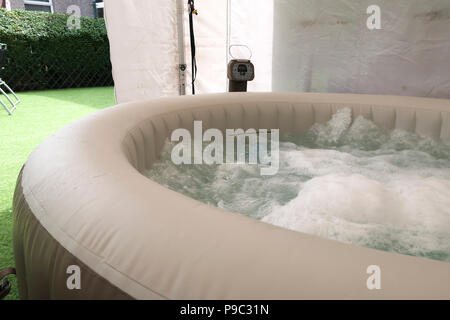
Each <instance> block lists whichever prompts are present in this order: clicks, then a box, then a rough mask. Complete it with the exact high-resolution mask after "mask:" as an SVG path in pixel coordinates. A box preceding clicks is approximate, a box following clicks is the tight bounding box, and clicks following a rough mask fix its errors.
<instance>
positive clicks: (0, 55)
mask: <svg viewBox="0 0 450 320" xmlns="http://www.w3.org/2000/svg"><path fill="white" fill-rule="evenodd" d="M6 49H7V46H6V44H4V43H0V70H1V69H3V68H2V65H3V60H4V58H5V55H6ZM0 93H1V94H2V95H3V96H4V97H6V102H5V101H3V100H2V99H1V97H0V104H1V105H2V106H3V108H5V110H6V111H7V112H8V114H9V115H12V114H13V112H14V110H15V109H16V108H17V105H18V104H19V103H20V99H19V97H18V96H17V95H16V93H15V92H14V91H13V90H12V89H11V88H10V87H9V86H8V84H7V83H6V82H5V81H3V80H2V79H1V78H0ZM10 96H12V98H11V97H10ZM8 105H10V106H9V107H8Z"/></svg>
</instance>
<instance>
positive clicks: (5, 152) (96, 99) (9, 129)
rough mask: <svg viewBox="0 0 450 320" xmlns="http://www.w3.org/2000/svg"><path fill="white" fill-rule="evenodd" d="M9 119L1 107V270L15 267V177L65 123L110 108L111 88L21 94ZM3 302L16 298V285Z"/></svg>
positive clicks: (12, 278)
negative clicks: (33, 153)
mask: <svg viewBox="0 0 450 320" xmlns="http://www.w3.org/2000/svg"><path fill="white" fill-rule="evenodd" d="M18 96H19V98H20V99H21V103H20V104H19V105H18V107H17V109H16V110H15V111H14V113H13V115H12V116H9V115H8V113H7V112H6V110H4V109H3V107H0V270H1V269H4V268H7V267H13V266H14V256H13V248H12V199H13V194H14V187H15V185H16V179H17V175H18V174H19V171H20V168H21V167H22V165H23V164H24V163H25V161H26V160H27V158H28V156H29V154H30V153H31V152H32V151H33V150H34V148H36V147H37V146H38V145H39V144H40V143H41V142H42V141H43V140H44V139H45V138H47V137H48V136H49V135H51V134H52V133H54V132H55V131H56V130H58V129H60V128H62V127H63V126H65V125H66V124H68V123H70V122H72V121H74V120H76V119H78V118H81V117H83V116H85V115H87V114H89V113H92V112H94V111H96V110H99V109H102V108H105V107H108V106H112V105H114V104H115V101H114V90H113V88H112V87H103V88H83V89H66V90H50V91H36V92H23V93H19V94H18ZM9 279H10V282H11V283H12V290H11V292H10V294H9V295H8V296H7V297H6V299H18V298H19V296H18V292H17V283H16V280H15V277H14V276H10V277H9Z"/></svg>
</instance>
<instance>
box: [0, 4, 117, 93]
mask: <svg viewBox="0 0 450 320" xmlns="http://www.w3.org/2000/svg"><path fill="white" fill-rule="evenodd" d="M69 17H70V16H68V15H60V14H47V13H38V12H28V11H21V10H15V11H12V12H6V11H4V10H0V42H4V43H6V44H7V46H8V48H7V51H6V58H5V59H4V63H3V64H4V68H3V69H2V70H0V78H2V79H3V80H4V81H6V82H7V83H8V84H9V86H10V87H11V88H12V89H13V90H15V91H30V90H48V89H65V88H80V87H99V86H112V85H113V84H114V83H113V79H112V74H111V62H110V57H109V42H108V37H107V34H106V27H105V24H104V20H103V19H92V18H84V17H81V18H79V19H80V27H79V28H77V29H73V28H68V26H67V24H68V22H67V21H68V18H69Z"/></svg>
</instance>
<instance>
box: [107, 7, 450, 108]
mask: <svg viewBox="0 0 450 320" xmlns="http://www.w3.org/2000/svg"><path fill="white" fill-rule="evenodd" d="M180 1H181V4H182V5H183V6H184V8H185V14H184V19H183V20H184V40H185V41H184V44H185V45H184V48H180V45H179V37H178V30H180V29H179V28H177V21H178V20H177V0H165V1H157V0H107V1H105V15H106V20H107V28H108V34H109V39H110V45H111V61H112V65H113V76H114V81H115V90H116V98H117V101H118V102H119V103H122V102H127V101H132V100H142V99H149V98H155V97H159V96H170V95H178V94H179V85H180V81H179V70H178V69H179V68H178V66H179V58H180V53H181V52H183V53H185V55H186V62H187V66H188V69H187V71H188V73H187V75H186V81H187V85H188V86H187V89H186V92H187V94H190V86H189V82H190V70H191V65H190V46H189V28H188V14H187V12H188V11H187V10H188V9H187V0H186V1H184V0H180ZM374 2H376V5H378V6H379V8H380V9H381V19H380V21H381V29H375V30H369V28H368V27H367V24H366V22H367V19H368V18H370V17H371V14H370V13H367V8H368V7H369V6H370V5H372V4H374ZM195 6H196V8H197V9H198V12H199V14H198V16H194V28H195V37H196V44H197V65H198V74H197V80H196V82H195V85H196V92H197V93H211V92H225V91H226V90H227V78H226V67H227V63H228V61H229V59H230V55H229V51H230V46H233V45H245V46H247V47H248V48H250V50H251V52H252V62H253V63H254V65H255V68H256V71H255V74H256V77H255V80H254V81H253V82H250V83H249V86H248V90H249V91H300V92H345V93H372V94H393V95H411V96H424V97H437V98H450V1H448V0H428V1H423V0H377V1H372V0H368V1H367V0H276V1H275V0H258V1H256V0H253V1H252V0H228V1H225V0H196V1H195ZM232 51H233V53H234V55H237V58H245V57H246V56H247V55H248V53H247V51H246V48H245V47H232ZM236 52H237V53H236Z"/></svg>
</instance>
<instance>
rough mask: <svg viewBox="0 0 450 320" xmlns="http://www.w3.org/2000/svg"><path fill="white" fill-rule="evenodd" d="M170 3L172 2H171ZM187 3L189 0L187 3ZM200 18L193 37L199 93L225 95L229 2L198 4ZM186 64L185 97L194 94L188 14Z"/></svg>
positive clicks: (200, 0) (202, 0) (213, 0)
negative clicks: (186, 94) (221, 93)
mask: <svg viewBox="0 0 450 320" xmlns="http://www.w3.org/2000/svg"><path fill="white" fill-rule="evenodd" d="M169 2H170V1H169ZM186 2H187V0H186ZM195 8H196V9H197V10H198V15H197V16H194V33H195V42H196V47H197V50H196V56H197V68H198V73H197V80H196V81H195V90H196V91H195V92H196V93H212V92H225V91H226V78H227V69H226V52H227V51H226V43H227V1H225V0H195ZM185 30H186V40H185V42H186V46H187V49H186V50H187V52H188V54H187V55H186V61H187V63H188V76H187V79H186V80H187V81H186V82H187V83H188V85H187V86H186V93H190V92H191V86H190V82H191V73H190V71H191V54H190V52H191V49H190V46H189V23H188V14H186V28H185Z"/></svg>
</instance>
